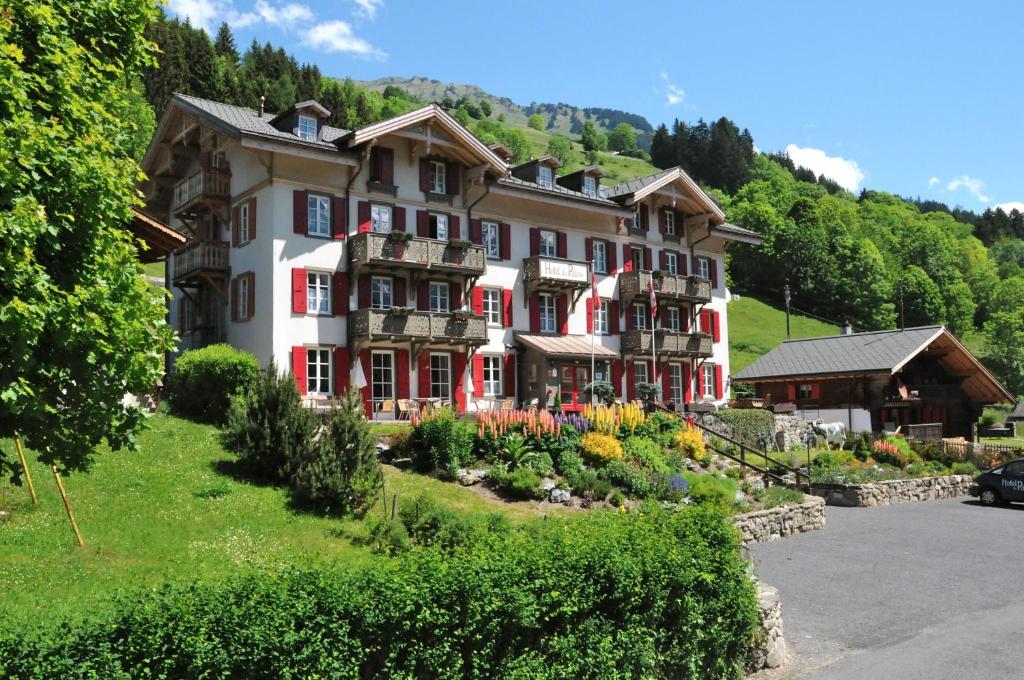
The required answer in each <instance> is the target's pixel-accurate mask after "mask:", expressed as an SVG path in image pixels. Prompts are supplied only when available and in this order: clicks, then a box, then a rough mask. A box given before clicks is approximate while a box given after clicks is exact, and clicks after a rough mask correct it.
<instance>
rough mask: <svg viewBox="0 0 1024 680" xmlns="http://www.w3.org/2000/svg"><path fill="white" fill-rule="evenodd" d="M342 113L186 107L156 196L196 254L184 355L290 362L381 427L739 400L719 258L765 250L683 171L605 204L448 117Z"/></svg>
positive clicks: (174, 317) (171, 109)
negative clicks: (640, 399) (408, 415)
mask: <svg viewBox="0 0 1024 680" xmlns="http://www.w3.org/2000/svg"><path fill="white" fill-rule="evenodd" d="M328 115H329V112H328V111H327V110H325V109H324V108H323V107H322V106H320V105H319V104H318V103H317V102H314V101H306V102H300V103H298V104H296V105H295V106H294V107H292V108H291V109H289V110H287V111H285V112H283V113H280V114H277V115H272V114H269V113H263V112H261V111H256V110H252V109H246V108H240V107H236V106H230V105H226V104H221V103H217V102H212V101H207V100H202V99H197V98H194V97H188V96H183V95H175V96H174V97H173V98H172V99H171V102H170V104H169V106H168V108H167V110H166V111H165V112H164V115H163V117H162V119H161V121H160V125H159V128H158V130H157V133H156V136H155V138H154V140H153V142H152V144H151V145H150V147H149V150H148V152H147V154H146V157H145V159H144V161H143V169H144V170H145V171H146V173H147V174H148V176H149V179H148V181H146V182H145V183H144V185H143V187H142V189H143V191H144V193H145V196H146V199H147V210H148V211H149V212H150V213H151V214H152V215H154V216H155V217H157V218H159V219H162V220H164V221H165V222H167V223H168V224H169V225H170V226H172V227H173V228H175V229H177V230H179V231H181V232H183V233H185V234H187V235H188V237H189V242H188V244H187V245H186V246H184V247H183V248H181V249H179V250H178V251H176V252H175V253H174V254H173V255H172V256H171V257H170V258H169V264H168V268H167V270H168V273H167V277H168V282H167V283H168V288H169V289H170V290H171V291H172V292H173V300H172V301H171V303H170V312H169V319H170V321H171V323H172V324H173V325H174V326H175V327H176V328H177V329H178V332H179V334H180V336H181V339H182V342H181V346H182V348H183V349H189V348H196V347H200V346H203V345H207V344H210V343H213V342H228V343H230V344H231V345H234V346H235V347H238V348H241V349H244V350H248V351H250V352H252V353H253V354H255V355H256V356H257V357H258V358H259V360H260V361H261V362H262V363H266V362H269V361H270V360H271V359H274V360H275V361H276V362H277V364H278V366H281V367H286V368H290V369H291V371H292V372H293V373H294V375H295V379H296V382H297V384H298V387H299V390H300V392H302V393H303V394H304V395H307V396H308V397H324V398H327V397H329V396H331V395H336V394H339V393H341V392H342V391H344V390H345V389H347V388H348V386H349V385H350V384H353V382H355V381H358V382H359V383H360V384H365V387H363V388H362V391H363V397H364V400H365V402H366V407H367V410H368V412H371V413H374V414H378V415H381V414H380V410H381V406H382V405H384V404H385V403H392V402H395V401H396V400H400V399H414V400H420V401H424V400H428V399H433V400H444V401H450V402H451V403H453V404H454V405H455V406H456V408H457V409H458V410H459V411H465V410H470V411H472V410H475V409H476V408H477V407H478V406H479V402H480V400H486V401H488V402H490V403H493V402H494V401H495V400H501V401H503V402H504V401H505V400H507V399H514V400H515V401H516V403H517V404H518V403H521V402H524V401H528V400H531V399H533V398H537V399H539V400H540V402H541V403H548V404H550V401H551V399H552V398H553V395H554V394H555V393H556V392H557V393H559V394H560V397H561V402H562V404H563V406H564V408H566V409H573V408H578V407H579V406H580V405H581V404H582V403H583V402H584V401H586V397H585V395H584V393H583V388H584V386H585V385H586V384H587V383H589V382H590V381H591V379H592V378H594V377H596V378H597V379H604V380H609V381H610V382H611V383H612V384H613V385H614V388H615V390H616V392H617V394H618V395H619V396H620V397H621V398H623V399H632V398H634V397H635V396H636V386H637V385H638V384H639V383H644V382H655V381H657V382H658V383H659V384H660V385H661V386H662V391H663V397H664V400H665V401H666V402H670V403H672V404H674V405H675V407H676V408H682V406H683V405H684V404H690V403H692V402H717V403H720V402H722V401H723V400H725V399H726V398H727V394H728V375H729V352H728V337H729V333H728V324H727V322H726V299H727V295H728V292H727V289H726V284H725V272H724V260H723V256H724V253H725V249H726V247H727V246H728V245H729V244H730V243H731V242H746V243H757V242H758V241H759V238H758V236H757V235H756V234H754V233H752V232H750V231H747V230H745V229H742V228H739V227H736V226H733V225H730V224H727V223H726V222H725V215H724V213H723V212H722V210H721V209H720V208H719V207H718V206H717V205H716V204H715V202H714V201H712V200H711V199H710V198H709V197H708V196H707V195H706V194H705V193H704V192H703V191H702V190H701V189H700V187H698V186H697V185H696V184H695V183H694V182H693V181H692V180H691V179H690V178H689V177H688V176H687V175H686V173H684V172H683V171H682V170H681V169H679V168H673V169H669V170H665V171H662V172H659V173H656V174H653V175H650V176H647V177H643V178H640V179H636V180H633V181H630V182H626V183H624V184H620V185H618V186H613V187H607V186H602V185H601V184H600V180H601V177H602V173H601V171H600V170H599V169H598V168H586V169H583V170H579V171H577V172H574V173H570V174H566V175H562V176H558V175H557V173H556V171H557V168H558V161H557V160H555V159H554V158H552V157H544V158H540V159H536V160H532V161H529V162H527V163H523V164H520V165H515V166H513V165H511V164H510V163H509V162H508V155H507V152H506V150H505V149H504V148H502V147H500V146H498V145H496V146H494V147H488V146H487V145H485V144H484V143H482V142H481V141H480V140H479V139H477V138H476V137H475V136H473V135H472V134H471V133H470V132H468V131H467V130H466V129H465V128H464V127H462V126H461V125H460V124H459V123H458V122H457V121H455V120H454V119H453V118H451V117H450V116H449V115H447V114H446V113H445V112H444V111H443V110H442V109H441V108H440V107H438V106H437V105H429V106H425V107H423V108H421V109H418V110H416V111H412V112H410V113H407V114H405V115H401V116H398V117H395V118H392V119H390V120H385V121H383V122H380V123H376V124H374V125H370V126H367V127H365V128H362V129H359V130H352V131H348V130H341V129H337V128H332V127H329V126H327V125H325V124H324V122H323V121H324V120H325V118H327V117H328ZM592 273H593V280H594V281H596V290H597V293H598V295H599V296H600V303H599V304H594V303H592V300H593V293H592V289H591V285H592V276H591V274H592ZM651 288H653V290H654V294H655V299H656V302H657V312H658V318H657V320H656V324H655V327H656V328H652V318H651V311H650V301H651V293H650V289H651ZM652 331H653V332H652ZM652 342H653V343H654V351H653V357H654V359H656V361H657V365H654V364H653V362H652V347H651V344H652ZM592 351H593V354H594V356H595V358H596V360H595V373H596V375H595V376H592V375H591V355H592ZM364 380H365V383H363V381H364ZM384 417H386V416H384Z"/></svg>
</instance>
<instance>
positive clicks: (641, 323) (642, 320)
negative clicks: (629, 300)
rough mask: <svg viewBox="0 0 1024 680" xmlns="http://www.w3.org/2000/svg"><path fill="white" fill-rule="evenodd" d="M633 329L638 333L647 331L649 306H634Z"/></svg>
mask: <svg viewBox="0 0 1024 680" xmlns="http://www.w3.org/2000/svg"><path fill="white" fill-rule="evenodd" d="M633 328H635V329H636V330H638V331H645V330H647V305H642V304H634V305H633Z"/></svg>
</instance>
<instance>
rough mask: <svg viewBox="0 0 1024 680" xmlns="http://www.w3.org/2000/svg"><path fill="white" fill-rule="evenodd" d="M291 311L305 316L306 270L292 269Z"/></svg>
mask: <svg viewBox="0 0 1024 680" xmlns="http://www.w3.org/2000/svg"><path fill="white" fill-rule="evenodd" d="M292 311H293V312H295V313H296V314H305V313H306V312H307V311H308V310H307V309H306V270H305V269H304V268H302V267H296V268H294V269H292Z"/></svg>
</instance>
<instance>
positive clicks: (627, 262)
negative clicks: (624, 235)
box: [622, 243, 633, 272]
mask: <svg viewBox="0 0 1024 680" xmlns="http://www.w3.org/2000/svg"><path fill="white" fill-rule="evenodd" d="M622 271H624V272H631V271H633V246H631V245H629V244H628V243H623V244H622Z"/></svg>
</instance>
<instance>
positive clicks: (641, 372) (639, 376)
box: [633, 361, 650, 385]
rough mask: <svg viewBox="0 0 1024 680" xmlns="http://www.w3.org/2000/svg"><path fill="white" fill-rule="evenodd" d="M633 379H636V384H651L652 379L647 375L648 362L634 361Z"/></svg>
mask: <svg viewBox="0 0 1024 680" xmlns="http://www.w3.org/2000/svg"><path fill="white" fill-rule="evenodd" d="M633 377H634V378H636V384H637V385H639V384H640V383H646V382H650V378H649V377H648V375H647V362H646V361H634V362H633Z"/></svg>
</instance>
